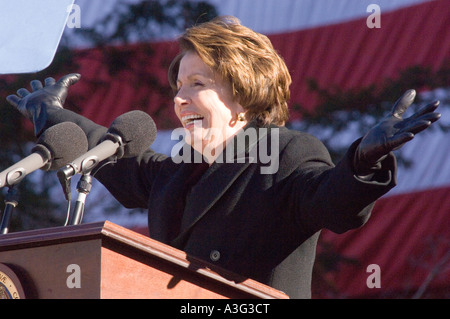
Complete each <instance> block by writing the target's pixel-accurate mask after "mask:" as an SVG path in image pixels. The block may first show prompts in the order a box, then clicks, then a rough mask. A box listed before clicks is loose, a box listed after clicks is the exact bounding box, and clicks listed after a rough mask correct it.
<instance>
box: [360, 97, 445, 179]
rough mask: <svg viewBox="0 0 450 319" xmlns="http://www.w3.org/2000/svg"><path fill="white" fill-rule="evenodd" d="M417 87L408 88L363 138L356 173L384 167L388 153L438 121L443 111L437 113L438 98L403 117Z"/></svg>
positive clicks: (364, 172)
mask: <svg viewBox="0 0 450 319" xmlns="http://www.w3.org/2000/svg"><path fill="white" fill-rule="evenodd" d="M415 97H416V91H415V90H408V91H407V92H406V93H405V94H403V96H402V97H401V98H400V99H399V100H398V101H397V102H396V103H395V104H394V106H393V108H392V111H391V113H390V114H388V115H387V116H386V117H385V118H383V119H382V120H381V122H380V123H378V124H377V125H375V126H374V127H373V128H372V129H370V130H369V132H367V134H366V135H365V136H364V137H363V138H362V140H361V142H360V144H359V146H358V147H357V149H356V152H355V157H354V160H353V167H354V170H355V173H356V175H358V176H368V175H370V174H372V173H374V172H375V171H376V170H379V169H380V168H381V161H382V160H383V159H385V158H386V157H387V156H388V154H389V152H391V151H394V150H397V149H399V148H400V147H402V146H403V145H404V144H405V143H406V142H408V141H410V140H412V139H413V138H414V135H415V134H417V133H419V132H421V131H423V130H425V129H426V128H428V127H429V126H430V125H431V124H432V123H433V122H435V121H437V120H438V119H439V118H440V117H441V114H439V113H436V112H434V111H435V110H436V108H437V107H438V105H439V101H435V102H433V103H430V104H428V105H426V106H425V107H423V108H421V109H420V110H419V111H417V112H416V113H414V114H413V115H411V116H410V117H408V118H406V119H403V118H402V115H403V113H404V112H405V111H406V110H407V109H408V107H409V106H410V105H411V104H412V102H413V101H414V98H415Z"/></svg>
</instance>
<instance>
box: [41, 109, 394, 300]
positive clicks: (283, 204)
mask: <svg viewBox="0 0 450 319" xmlns="http://www.w3.org/2000/svg"><path fill="white" fill-rule="evenodd" d="M50 113H52V114H51V116H50V119H51V121H50V122H51V123H56V122H61V121H63V120H64V121H67V120H69V121H72V122H75V123H77V124H79V125H80V127H82V128H83V130H84V131H85V132H86V133H87V136H88V138H89V144H90V147H92V146H94V145H95V144H97V143H98V141H99V139H100V138H101V137H102V136H103V134H104V133H105V131H106V128H104V127H101V126H98V125H96V124H94V123H93V122H91V121H89V120H87V119H85V118H82V117H80V116H79V115H76V114H74V113H72V112H70V111H67V110H55V111H54V112H53V111H52V112H50ZM248 128H258V126H257V125H256V124H255V123H250V124H249V125H247V127H246V128H245V129H248ZM274 129H277V130H278V131H277V133H279V139H278V141H279V157H278V158H279V167H278V170H277V171H276V172H275V173H274V174H262V173H261V170H260V169H261V167H262V166H265V165H264V164H262V163H261V162H257V163H251V161H250V160H247V161H245V162H244V163H237V162H234V163H228V162H225V163H218V162H214V163H213V164H212V165H211V166H209V167H208V166H207V167H204V165H205V164H204V163H203V164H202V163H185V162H182V163H179V164H176V163H175V162H174V160H173V159H172V158H170V157H167V156H165V155H162V154H158V153H155V152H154V151H152V150H151V149H149V150H148V151H146V152H144V153H142V154H141V155H140V156H138V157H136V158H128V159H120V160H118V162H117V163H115V164H113V165H107V166H106V167H103V168H101V169H100V170H99V171H98V172H96V174H95V177H96V178H97V179H98V180H99V181H100V182H101V183H102V184H104V185H105V187H106V188H107V189H108V190H109V191H110V192H111V193H112V194H113V195H114V197H115V198H116V199H117V200H118V201H119V202H120V203H122V204H123V205H124V206H125V207H128V208H136V207H143V208H147V209H148V227H149V233H150V237H152V238H154V239H156V240H158V241H161V242H163V243H166V244H169V245H172V246H174V247H177V248H179V249H182V250H184V251H185V252H186V253H188V254H189V255H192V256H195V257H198V258H200V259H203V260H205V261H208V262H210V263H213V264H216V265H218V266H220V267H222V268H225V269H227V270H231V271H233V272H235V273H238V274H241V275H244V276H247V277H250V278H253V279H256V280H258V281H260V282H263V283H266V284H268V285H270V286H272V287H274V288H277V289H279V290H282V291H284V292H285V293H287V294H288V295H289V296H290V297H291V298H310V296H311V277H312V269H313V265H314V259H315V251H316V244H317V240H318V237H319V233H320V230H321V229H323V228H326V229H330V230H331V231H334V232H336V233H343V232H345V231H347V230H349V229H353V228H357V227H360V226H362V225H363V224H364V223H365V222H366V221H367V220H368V218H369V216H370V212H371V209H372V207H373V205H374V202H375V200H376V199H377V198H379V197H380V196H382V195H383V194H385V193H386V192H387V191H388V190H390V189H391V188H392V187H393V186H394V185H395V170H396V162H395V158H394V156H393V155H392V154H390V155H389V156H388V157H387V158H386V159H385V160H384V161H383V165H382V169H381V170H380V171H378V172H377V174H376V176H375V177H374V178H373V179H372V181H370V182H368V181H363V180H361V179H359V178H358V177H356V176H355V175H354V173H353V171H352V165H351V163H352V158H353V154H354V149H355V148H356V146H357V144H358V141H356V142H355V143H353V144H352V145H351V147H350V148H349V150H348V152H347V154H346V155H345V156H344V158H343V159H342V160H341V161H340V162H339V163H337V165H336V166H334V165H333V163H332V161H331V159H330V156H329V153H328V151H327V149H326V148H325V147H324V145H323V144H322V143H321V142H320V141H319V140H318V139H317V138H315V137H313V136H311V135H309V134H306V133H302V132H298V131H294V130H289V129H287V128H285V127H273V126H272V127H271V129H270V130H268V131H267V132H268V135H266V136H265V138H267V140H270V139H269V136H271V134H273V133H272V132H274V131H273V130H274ZM259 144H260V143H256V144H254V145H246V151H245V152H244V153H241V154H235V155H236V156H237V157H239V158H241V159H242V158H245V157H248V156H249V154H250V153H251V150H252V149H253V147H258V146H259ZM224 153H225V152H224ZM199 172H200V173H199ZM192 181H193V182H192Z"/></svg>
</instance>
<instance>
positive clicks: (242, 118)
mask: <svg viewBox="0 0 450 319" xmlns="http://www.w3.org/2000/svg"><path fill="white" fill-rule="evenodd" d="M237 119H238V121H239V122H244V121H245V113H239V114H238V115H237Z"/></svg>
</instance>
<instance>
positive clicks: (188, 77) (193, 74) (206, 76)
mask: <svg viewBox="0 0 450 319" xmlns="http://www.w3.org/2000/svg"><path fill="white" fill-rule="evenodd" d="M196 76H201V77H204V78H209V76H208V75H206V74H203V73H199V72H196V73H192V74H189V75H188V76H187V79H188V80H190V79H192V78H193V77H196ZM177 82H181V81H180V80H179V78H178V77H177Z"/></svg>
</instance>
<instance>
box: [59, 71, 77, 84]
mask: <svg viewBox="0 0 450 319" xmlns="http://www.w3.org/2000/svg"><path fill="white" fill-rule="evenodd" d="M80 78H81V75H80V74H78V73H71V74H67V75H65V76H63V77H62V78H60V79H59V80H58V82H56V84H57V85H60V86H65V87H69V86H71V85H73V84H75V83H77V82H78V81H79V80H80Z"/></svg>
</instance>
